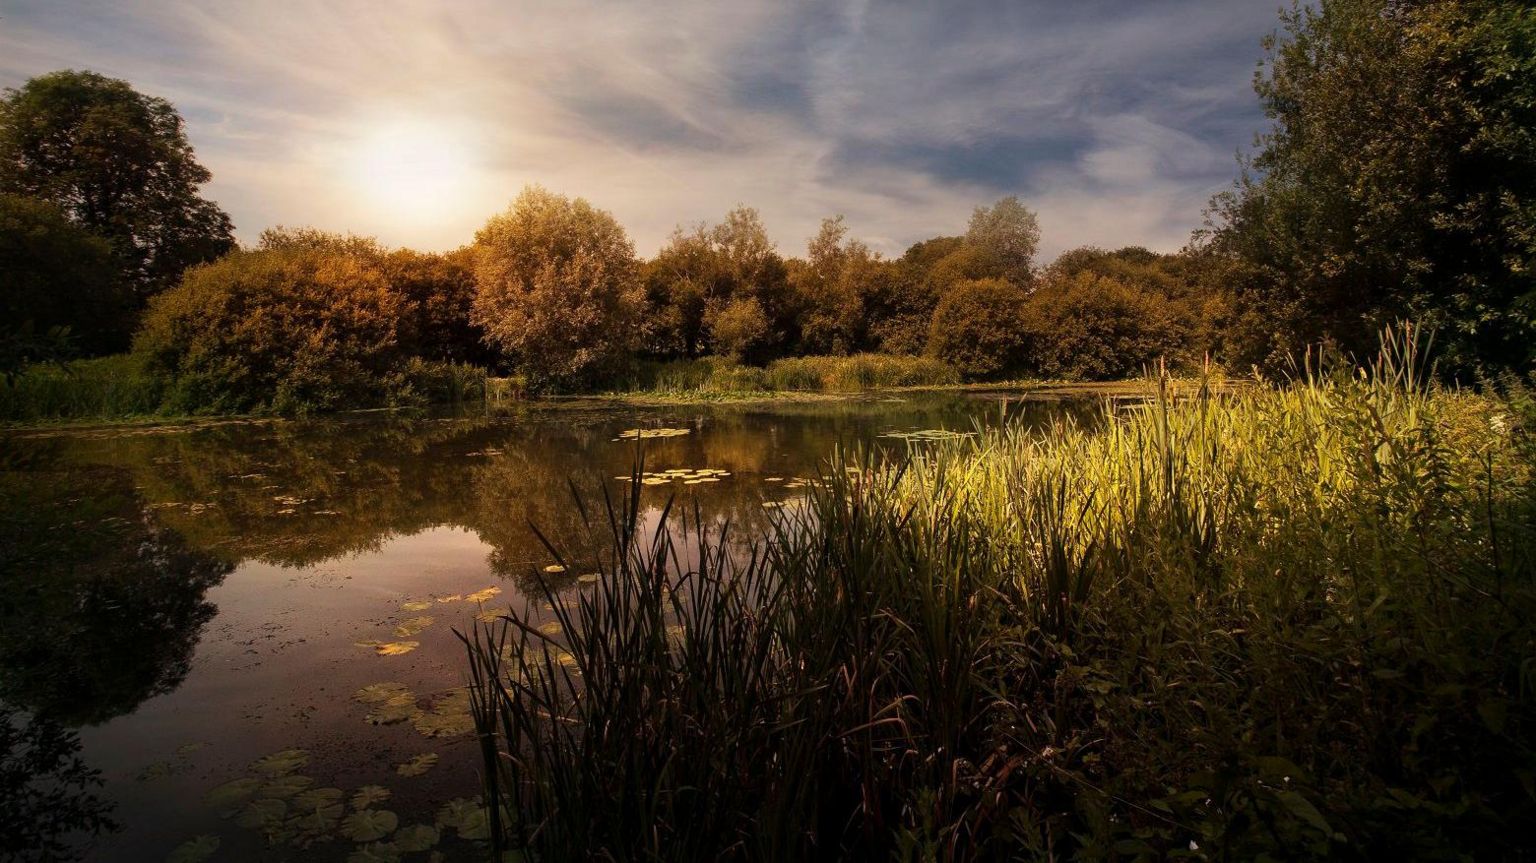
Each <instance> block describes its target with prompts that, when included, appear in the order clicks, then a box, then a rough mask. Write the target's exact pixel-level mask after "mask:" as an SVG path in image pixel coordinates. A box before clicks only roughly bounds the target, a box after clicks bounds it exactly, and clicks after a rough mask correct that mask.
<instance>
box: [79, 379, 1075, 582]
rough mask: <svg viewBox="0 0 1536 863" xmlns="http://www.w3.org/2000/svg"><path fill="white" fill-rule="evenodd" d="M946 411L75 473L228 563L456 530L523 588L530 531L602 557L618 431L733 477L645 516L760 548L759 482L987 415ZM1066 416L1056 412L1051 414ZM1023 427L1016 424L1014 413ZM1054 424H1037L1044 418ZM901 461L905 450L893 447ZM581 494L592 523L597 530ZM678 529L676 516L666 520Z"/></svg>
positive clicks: (344, 444)
mask: <svg viewBox="0 0 1536 863" xmlns="http://www.w3.org/2000/svg"><path fill="white" fill-rule="evenodd" d="M996 403H997V401H996V399H994V400H993V401H992V402H991V404H990V405H988V406H981V405H978V403H976V402H975V401H967V400H966V399H964V398H954V397H942V398H935V397H912V398H911V399H910V400H909V401H906V402H903V403H901V404H895V405H893V404H889V403H884V402H880V401H875V400H867V401H836V402H807V403H791V404H768V405H750V404H743V405H734V406H730V405H727V406H713V407H704V406H683V407H675V408H654V409H644V410H614V409H593V410H585V409H559V410H527V411H523V412H521V413H519V414H518V415H517V416H516V417H513V418H503V419H500V420H495V421H492V420H487V419H484V418H481V419H454V420H438V419H426V418H400V417H390V418H371V419H366V420H352V419H346V420H339V419H338V420H330V421H324V422H306V423H277V424H270V425H229V426H221V427H216V428H212V429H205V430H202V431H199V432H196V433H192V434H176V435H153V436H151V435H145V436H138V437H114V438H105V439H101V440H88V439H86V440H77V441H73V442H71V443H70V448H71V451H70V457H71V458H72V459H74V460H76V461H97V462H106V463H111V464H116V465H121V466H123V467H126V468H128V469H130V470H131V471H132V472H133V475H134V479H135V481H136V482H137V483H138V484H139V485H140V486H141V493H142V494H143V495H144V497H145V498H146V499H147V500H148V501H149V502H150V504H151V505H152V506H154V507H156V509H155V514H156V519H157V521H158V522H159V523H162V524H165V525H167V526H169V527H171V528H173V529H174V530H175V531H176V532H177V533H178V534H180V535H181V536H183V537H184V538H185V539H186V541H187V542H188V543H189V544H190V545H192V546H194V547H197V548H200V549H203V550H205V551H208V552H210V553H213V554H217V555H219V556H220V557H225V558H228V559H232V560H244V559H256V560H261V561H265V562H268V563H275V564H279V565H284V566H310V565H314V564H317V563H320V562H322V561H325V560H328V559H332V558H335V557H339V556H342V555H348V554H356V553H359V552H365V551H371V550H374V549H377V548H379V547H380V546H381V545H382V544H383V543H384V542H386V541H387V540H388V539H390V538H391V537H394V536H401V535H406V534H411V533H416V532H418V531H421V530H424V529H426V528H430V527H434V526H440V525H453V526H458V527H464V528H467V529H470V530H473V531H474V532H475V533H477V534H478V535H479V536H480V538H481V539H483V540H484V541H485V542H486V543H487V544H489V545H490V546H491V549H492V551H491V555H490V566H491V568H492V570H493V571H494V572H496V573H497V574H499V575H503V576H517V577H522V576H526V575H528V574H529V573H532V572H533V571H535V570H536V569H538V568H539V567H542V566H543V565H545V564H547V563H549V562H550V561H549V555H548V553H547V552H546V551H545V550H544V548H543V545H542V543H540V542H539V540H538V538H537V537H536V535H535V534H534V531H533V530H532V528H531V527H530V525H537V526H538V528H539V529H540V530H541V531H543V532H544V533H545V535H546V536H548V537H549V538H550V539H551V540H554V541H555V542H556V543H557V544H558V545H559V546H560V547H561V548H562V549H564V550H569V551H571V552H573V553H574V554H575V555H577V557H578V559H577V560H575V561H573V563H574V564H575V565H577V566H581V567H587V566H590V565H592V564H593V563H594V562H595V560H594V559H593V558H596V557H600V556H601V555H602V554H603V553H604V549H606V548H607V547H608V545H609V544H608V543H607V539H608V535H607V534H608V531H607V530H606V527H605V525H604V524H603V521H604V517H603V514H602V511H603V490H604V489H605V488H606V489H607V491H608V492H609V493H611V494H623V493H626V492H627V490H628V486H627V485H626V484H624V483H620V482H616V481H615V480H614V479H613V478H614V477H615V476H619V475H627V474H628V473H629V472H630V469H631V468H632V466H633V464H634V458H635V447H634V446H633V445H632V444H630V443H628V442H615V441H614V440H613V438H614V437H615V436H616V435H617V434H618V432H619V431H620V430H622V429H624V428H629V427H636V426H648V425H657V424H660V425H667V426H674V427H678V426H686V427H689V428H693V429H694V430H695V431H694V433H693V434H689V435H684V436H681V437H674V438H666V439H660V440H652V441H647V442H646V446H645V459H646V468H647V469H650V470H665V469H668V468H692V469H698V468H705V467H708V468H717V469H723V470H728V471H731V472H732V473H733V474H735V477H734V478H733V479H731V480H729V481H725V482H719V483H712V484H704V485H694V486H683V485H680V484H672V485H667V486H659V487H654V488H646V489H645V490H644V505H645V506H646V507H659V506H660V505H661V504H662V503H663V502H664V501H665V500H666V498H667V495H668V494H675V495H677V497H678V500H679V502H691V501H693V500H695V499H697V500H698V502H699V504H700V506H701V508H702V510H703V513H704V515H705V517H706V518H708V519H714V520H721V521H723V520H729V521H730V523H731V525H732V534H733V536H734V537H736V538H737V539H741V540H745V539H748V538H751V537H760V536H762V535H763V533H764V531H765V529H766V524H767V520H768V518H769V517H770V511H769V510H765V509H764V508H763V507H762V505H761V504H762V500H763V498H764V496H765V495H769V496H772V495H774V490H773V488H771V487H769V486H765V485H764V484H763V483H762V482H761V479H762V477H763V476H766V475H773V474H780V475H786V476H810V475H812V474H814V473H816V472H817V470H818V468H819V467H820V466H821V465H822V463H823V462H824V461H825V460H826V459H828V458H829V457H831V456H832V454H833V451H834V450H835V449H836V448H837V447H838V446H839V445H840V444H841V445H844V446H854V445H856V444H859V443H860V442H868V441H871V440H872V439H875V435H877V434H878V433H880V432H881V431H886V430H890V429H892V428H932V427H947V428H952V429H968V428H969V427H970V422H971V420H970V417H972V416H976V415H980V414H982V413H994V414H995V412H996V410H997V408H996V407H995V405H996ZM1058 411H1059V408H1054V407H1053V408H1049V409H1047V412H1048V413H1051V414H1053V415H1054V414H1055V413H1057V412H1058ZM1013 413H1015V414H1017V413H1018V409H1017V408H1015V409H1014V411H1013ZM1044 415H1045V414H1043V413H1042V414H1041V416H1044ZM881 445H882V446H885V447H886V449H888V450H890V451H894V452H900V451H904V449H905V447H906V445H905V444H902V443H900V442H898V441H891V440H885V441H882V442H881ZM572 485H574V487H575V490H576V492H577V493H578V494H580V495H581V497H582V499H583V500H584V501H585V503H586V505H587V507H588V513H589V515H591V516H592V518H593V520H594V522H595V525H594V529H593V530H592V531H590V532H589V531H588V530H587V529H586V527H585V526H584V525H583V523H582V520H581V516H580V513H579V511H578V509H577V508H576V506H575V505H574V504H573V501H572V494H571V491H572ZM675 523H677V522H676V520H675V519H674V524H675Z"/></svg>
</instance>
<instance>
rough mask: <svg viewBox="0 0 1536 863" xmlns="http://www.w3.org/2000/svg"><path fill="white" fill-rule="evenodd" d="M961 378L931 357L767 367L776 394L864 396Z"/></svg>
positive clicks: (802, 361)
mask: <svg viewBox="0 0 1536 863" xmlns="http://www.w3.org/2000/svg"><path fill="white" fill-rule="evenodd" d="M959 381H960V375H959V373H958V372H957V371H956V370H955V369H954V368H953V367H952V366H949V365H947V364H946V363H944V362H942V361H940V360H937V359H934V358H932V357H906V356H896V355H891V354H854V355H853V356H849V357H792V358H789V359H782V360H775V361H774V362H772V363H770V364H769V365H768V372H767V384H768V387H769V388H770V389H775V390H810V391H822V392H862V391H864V390H870V389H879V388H883V387H914V386H940V385H944V384H954V383H959Z"/></svg>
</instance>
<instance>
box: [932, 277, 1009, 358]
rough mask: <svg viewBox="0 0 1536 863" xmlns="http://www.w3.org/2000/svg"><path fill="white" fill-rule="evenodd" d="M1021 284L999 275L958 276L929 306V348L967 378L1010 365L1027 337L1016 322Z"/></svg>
mask: <svg viewBox="0 0 1536 863" xmlns="http://www.w3.org/2000/svg"><path fill="white" fill-rule="evenodd" d="M1025 300H1026V294H1025V293H1024V289H1023V288H1020V287H1018V286H1017V285H1014V284H1013V283H1011V282H1005V281H1003V280H1002V279H977V280H972V281H965V282H959V283H957V284H956V285H955V286H954V287H952V288H950V289H949V292H948V293H946V294H945V295H944V296H943V297H942V298H941V299H940V300H939V305H938V307H937V308H936V309H934V311H933V322H932V324H931V325H930V326H929V331H928V353H929V354H930V355H932V356H935V357H937V358H939V359H940V360H943V361H944V362H946V363H949V364H950V365H952V366H954V367H955V368H956V369H958V370H959V371H960V374H962V375H964V376H965V377H966V378H969V379H986V378H995V377H998V376H1000V375H1002V374H1004V373H1007V372H1012V371H1015V370H1017V369H1018V368H1019V366H1020V363H1021V362H1022V360H1023V356H1024V354H1025V351H1026V349H1027V348H1028V342H1027V338H1026V333H1025V331H1024V330H1023V328H1022V327H1021V326H1020V311H1021V309H1022V308H1023V306H1024V303H1025Z"/></svg>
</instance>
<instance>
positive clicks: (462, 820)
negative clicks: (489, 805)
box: [437, 797, 491, 839]
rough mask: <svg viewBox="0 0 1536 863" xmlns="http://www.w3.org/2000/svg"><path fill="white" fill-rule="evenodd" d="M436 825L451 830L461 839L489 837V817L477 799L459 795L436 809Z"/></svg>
mask: <svg viewBox="0 0 1536 863" xmlns="http://www.w3.org/2000/svg"><path fill="white" fill-rule="evenodd" d="M437 826H438V827H440V828H443V829H448V830H453V831H454V832H456V833H458V834H459V836H460V837H461V838H463V839H489V838H491V831H490V819H489V818H487V817H486V811H485V807H484V806H482V805H481V804H480V801H478V800H470V799H468V798H464V797H460V798H457V799H454V800H450V801H448V802H447V803H444V804H443V805H442V808H440V809H438V810H437Z"/></svg>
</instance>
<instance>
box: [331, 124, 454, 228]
mask: <svg viewBox="0 0 1536 863" xmlns="http://www.w3.org/2000/svg"><path fill="white" fill-rule="evenodd" d="M473 161H474V159H473V154H472V153H471V151H470V140H469V132H468V131H467V130H466V129H463V128H459V127H456V126H455V125H453V124H451V123H432V122H426V121H415V122H394V123H386V124H383V125H380V126H378V127H376V128H374V129H373V130H372V131H371V132H370V133H368V134H367V135H366V136H365V137H364V138H363V139H362V140H361V141H360V142H359V144H358V149H357V152H356V163H355V164H356V166H357V176H356V181H357V183H358V184H359V186H360V189H361V191H362V192H363V193H364V195H365V196H366V197H367V199H368V200H370V201H372V202H373V203H374V204H375V205H376V206H379V207H384V208H387V209H389V210H392V211H395V216H396V218H398V219H403V220H407V221H417V220H428V219H435V218H439V217H441V216H443V215H445V214H446V213H449V212H451V211H452V210H453V209H454V205H455V204H461V203H462V201H463V197H464V193H465V192H466V191H467V190H468V188H469V184H470V177H471V174H472V173H473V164H472V163H473Z"/></svg>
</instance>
